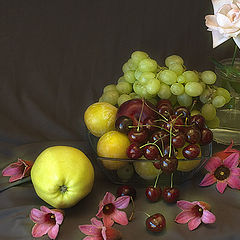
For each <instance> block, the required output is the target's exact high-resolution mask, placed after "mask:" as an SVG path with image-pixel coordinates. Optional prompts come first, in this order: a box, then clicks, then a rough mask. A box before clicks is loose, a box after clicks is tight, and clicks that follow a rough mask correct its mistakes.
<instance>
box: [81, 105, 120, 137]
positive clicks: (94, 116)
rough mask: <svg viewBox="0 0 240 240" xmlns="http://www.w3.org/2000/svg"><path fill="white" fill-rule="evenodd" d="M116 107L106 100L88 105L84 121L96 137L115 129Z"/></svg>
mask: <svg viewBox="0 0 240 240" xmlns="http://www.w3.org/2000/svg"><path fill="white" fill-rule="evenodd" d="M116 113H117V108H116V107H114V106H113V105H111V104H110V103H106V102H97V103H93V104H92V105H90V106H89V107H88V108H87V110H86V111H85V113H84V122H85V125H86V127H87V128H88V130H89V131H90V132H91V133H92V134H93V135H94V136H96V137H101V136H102V135H103V134H104V133H106V132H109V131H112V130H114V129H115V120H116Z"/></svg>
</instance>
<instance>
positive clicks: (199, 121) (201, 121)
mask: <svg viewBox="0 0 240 240" xmlns="http://www.w3.org/2000/svg"><path fill="white" fill-rule="evenodd" d="M189 123H190V124H193V125H195V126H197V127H198V128H199V129H203V128H204V126H205V118H204V117H203V116H202V115H200V114H196V115H194V116H192V117H191V118H190V122H189Z"/></svg>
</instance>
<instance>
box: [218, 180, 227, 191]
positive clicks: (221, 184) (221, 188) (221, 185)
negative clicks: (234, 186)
mask: <svg viewBox="0 0 240 240" xmlns="http://www.w3.org/2000/svg"><path fill="white" fill-rule="evenodd" d="M226 187H227V182H217V185H216V188H217V190H218V191H219V192H220V193H223V192H224V190H225V188H226Z"/></svg>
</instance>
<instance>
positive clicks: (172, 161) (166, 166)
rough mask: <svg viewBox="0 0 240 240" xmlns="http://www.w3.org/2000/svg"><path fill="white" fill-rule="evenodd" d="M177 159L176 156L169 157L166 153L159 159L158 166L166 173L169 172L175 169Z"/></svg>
mask: <svg viewBox="0 0 240 240" xmlns="http://www.w3.org/2000/svg"><path fill="white" fill-rule="evenodd" d="M177 166H178V160H177V158H176V157H174V156H172V157H169V156H168V155H166V156H164V157H163V158H162V159H161V160H160V168H161V170H162V171H163V172H164V173H166V174H171V173H173V172H175V171H176V170H177Z"/></svg>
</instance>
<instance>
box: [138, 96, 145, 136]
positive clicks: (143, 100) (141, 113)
mask: <svg viewBox="0 0 240 240" xmlns="http://www.w3.org/2000/svg"><path fill="white" fill-rule="evenodd" d="M143 108H144V100H143V98H142V108H141V112H140V116H139V119H138V125H137V131H139V128H140V120H141V118H142V114H143Z"/></svg>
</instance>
